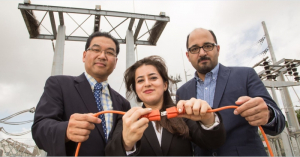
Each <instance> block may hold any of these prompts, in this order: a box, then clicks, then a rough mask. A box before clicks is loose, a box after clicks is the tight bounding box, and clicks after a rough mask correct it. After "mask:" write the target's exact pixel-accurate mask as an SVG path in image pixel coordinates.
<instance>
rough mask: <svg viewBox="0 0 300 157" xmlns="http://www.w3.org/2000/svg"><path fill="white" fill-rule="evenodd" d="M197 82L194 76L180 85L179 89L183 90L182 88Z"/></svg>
mask: <svg viewBox="0 0 300 157" xmlns="http://www.w3.org/2000/svg"><path fill="white" fill-rule="evenodd" d="M195 83H196V80H195V79H194V78H192V79H190V80H189V81H188V82H186V83H185V84H183V85H182V86H180V87H179V88H178V90H177V91H181V90H184V89H186V88H189V87H190V86H193V85H195Z"/></svg>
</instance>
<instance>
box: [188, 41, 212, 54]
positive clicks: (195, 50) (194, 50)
mask: <svg viewBox="0 0 300 157" xmlns="http://www.w3.org/2000/svg"><path fill="white" fill-rule="evenodd" d="M215 46H217V44H216V43H206V44H204V45H203V46H201V47H199V46H193V47H191V48H189V49H188V51H189V52H191V53H192V54H196V53H199V52H200V49H201V48H203V50H204V51H205V52H208V51H211V50H213V49H214V47H215Z"/></svg>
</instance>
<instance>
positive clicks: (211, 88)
mask: <svg viewBox="0 0 300 157" xmlns="http://www.w3.org/2000/svg"><path fill="white" fill-rule="evenodd" d="M219 65H220V64H219V63H218V64H217V65H216V66H215V67H214V68H213V69H212V70H211V71H210V72H208V73H206V75H205V80H204V81H202V80H201V79H200V78H199V77H198V74H197V71H196V72H195V76H194V79H195V80H196V82H197V84H196V87H197V88H196V93H197V94H196V95H197V99H201V100H205V101H206V102H207V103H208V104H209V105H210V106H211V107H213V103H214V97H215V90H216V85H217V78H218V72H219ZM267 105H268V107H270V108H271V109H272V110H273V112H274V118H273V119H272V121H271V122H270V123H268V124H266V125H264V126H274V125H275V118H276V116H277V113H276V112H275V110H274V109H273V107H272V106H270V105H269V104H267ZM232 114H233V113H232Z"/></svg>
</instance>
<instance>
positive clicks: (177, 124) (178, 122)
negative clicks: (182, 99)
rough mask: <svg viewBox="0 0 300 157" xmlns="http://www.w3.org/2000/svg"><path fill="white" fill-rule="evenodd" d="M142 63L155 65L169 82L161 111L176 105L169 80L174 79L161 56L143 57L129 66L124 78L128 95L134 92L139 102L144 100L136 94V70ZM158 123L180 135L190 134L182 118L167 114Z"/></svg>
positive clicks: (164, 79)
mask: <svg viewBox="0 0 300 157" xmlns="http://www.w3.org/2000/svg"><path fill="white" fill-rule="evenodd" d="M142 65H152V66H154V67H155V68H156V69H157V71H158V73H159V74H160V76H161V77H162V79H163V81H164V82H167V90H166V91H164V93H163V106H162V108H161V111H165V110H166V108H169V107H173V106H176V105H175V104H174V102H173V100H172V98H171V94H170V91H169V90H168V87H169V81H172V79H170V78H169V76H168V69H167V67H166V64H165V62H164V60H163V59H162V58H161V57H159V56H149V57H146V58H143V59H141V60H139V61H137V62H135V63H134V64H133V65H132V66H131V67H129V68H128V69H127V70H126V71H125V73H124V80H125V84H126V90H127V91H126V95H127V96H128V97H129V96H131V95H132V94H133V93H134V94H135V96H136V100H137V101H138V102H142V100H141V99H140V98H139V97H138V95H137V94H136V89H135V71H136V69H138V68H139V67H141V66H142ZM156 124H159V125H157V126H158V127H157V129H158V128H159V127H160V126H162V127H163V128H165V129H167V130H168V131H169V132H170V133H172V134H175V135H180V136H183V137H188V136H189V129H188V127H187V125H186V123H185V122H184V121H183V119H182V118H172V119H167V118H166V116H164V117H162V118H161V121H160V122H156Z"/></svg>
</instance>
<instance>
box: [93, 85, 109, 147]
mask: <svg viewBox="0 0 300 157" xmlns="http://www.w3.org/2000/svg"><path fill="white" fill-rule="evenodd" d="M101 94H102V84H101V83H96V84H95V87H94V97H95V99H96V103H97V107H98V110H99V112H101V111H103V106H102V104H101V98H100V96H101ZM99 118H100V119H101V121H102V122H101V124H102V128H103V132H104V136H105V141H106V142H107V133H106V121H105V116H104V114H101V115H100V116H99Z"/></svg>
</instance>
